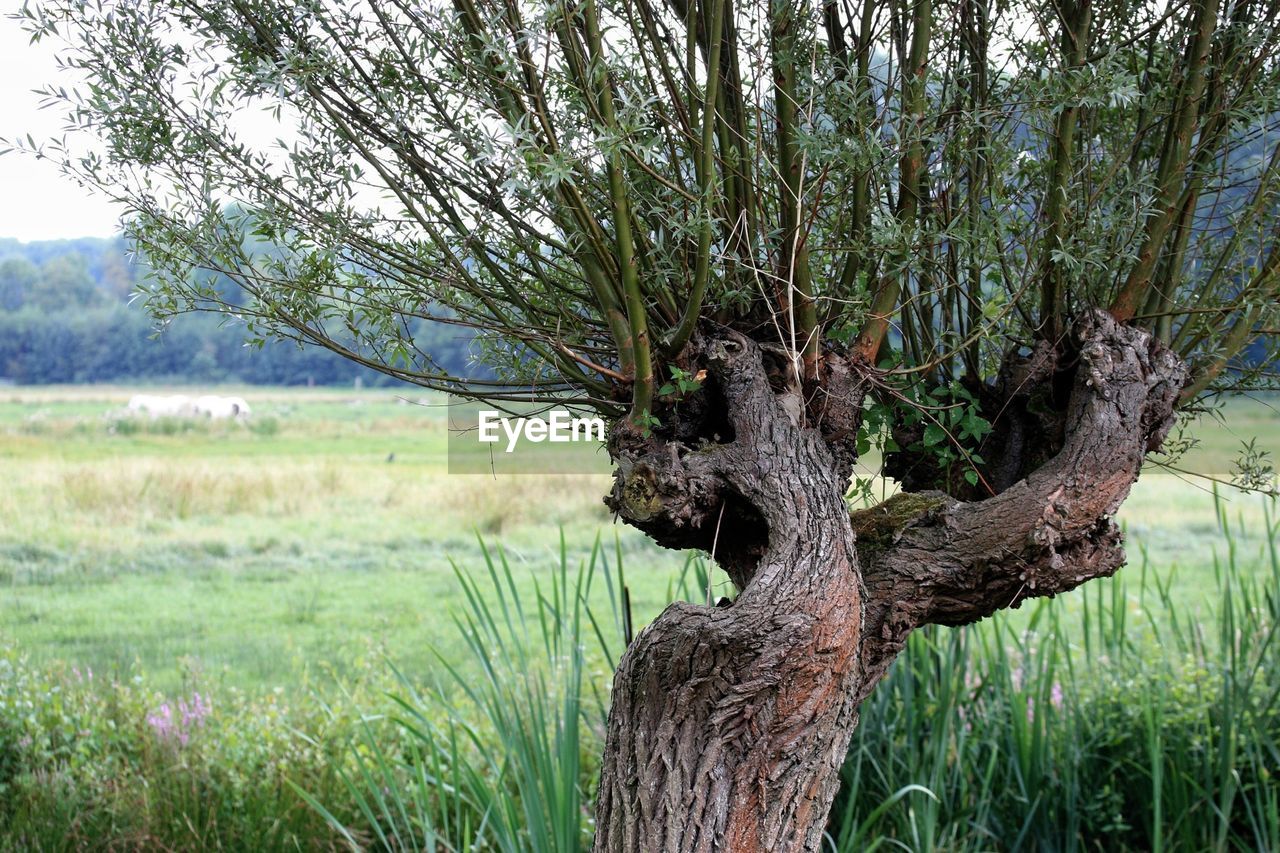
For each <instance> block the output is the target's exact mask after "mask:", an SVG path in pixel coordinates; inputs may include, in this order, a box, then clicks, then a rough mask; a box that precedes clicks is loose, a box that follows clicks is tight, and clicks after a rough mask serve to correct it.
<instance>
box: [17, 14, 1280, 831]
mask: <svg viewBox="0 0 1280 853" xmlns="http://www.w3.org/2000/svg"><path fill="white" fill-rule="evenodd" d="M24 14H25V15H26V16H27V18H28V19H29V25H30V26H31V28H32V29H33V31H34V32H35V33H37V34H38V35H39V36H40V37H55V36H56V37H59V38H61V39H63V40H65V42H66V45H67V47H66V52H65V54H64V55H65V57H66V60H65V61H66V64H67V65H68V66H70V67H71V68H72V69H74V70H75V72H76V73H77V74H78V78H77V79H78V80H79V81H80V82H79V83H76V84H68V87H67V88H63V87H62V86H55V87H52V88H50V89H49V90H48V94H49V97H50V99H51V100H52V101H54V102H57V103H60V104H62V105H64V107H65V110H66V114H67V119H68V125H69V132H70V134H71V135H70V136H69V137H68V139H67V140H66V141H59V142H54V143H50V144H48V145H46V146H44V147H43V149H42V152H43V153H44V154H45V155H46V156H52V157H56V158H58V159H60V160H61V161H62V162H63V164H64V166H65V167H66V168H67V169H68V170H69V171H71V172H73V173H75V174H77V175H79V176H80V177H81V178H82V179H83V180H85V181H86V182H88V183H90V184H93V185H96V186H98V187H101V188H103V189H104V190H105V191H106V192H108V193H110V194H111V195H112V196H113V197H115V198H117V199H119V200H121V201H122V202H123V203H124V204H125V205H126V206H127V209H128V211H129V213H130V215H131V232H132V236H133V238H134V239H135V240H136V241H137V243H138V245H139V246H140V247H141V248H142V249H143V250H144V252H145V254H146V257H147V258H148V259H149V261H150V263H151V264H152V265H153V267H154V269H155V271H156V275H157V280H158V282H159V283H158V284H156V285H155V287H154V289H153V291H152V292H151V294H150V298H151V302H152V305H153V307H154V308H155V309H156V310H157V311H158V312H160V313H161V314H168V313H172V312H175V311H181V310H189V309H213V310H218V311H222V312H226V313H228V314H229V315H231V316H233V317H235V318H238V320H239V321H243V323H244V324H245V325H246V328H247V331H248V334H249V335H250V336H251V338H265V337H269V336H281V337H286V338H292V339H295V340H297V341H300V342H303V343H308V344H315V345H319V346H323V347H328V348H330V349H333V350H335V351H337V352H339V353H341V354H342V355H344V356H346V357H348V358H351V359H354V360H356V361H359V362H361V363H363V364H366V365H370V366H372V367H375V368H377V369H379V370H382V371H385V372H387V373H389V374H391V375H393V376H397V377H400V378H402V379H406V380H408V381H410V382H416V383H419V384H421V385H424V386H427V387H430V388H437V389H443V390H447V391H451V392H454V393H457V394H462V395H466V396H469V397H472V398H476V399H488V400H497V401H502V400H511V399H525V400H528V399H532V400H538V401H553V400H554V401H568V402H570V403H571V404H573V405H577V406H580V407H585V408H590V409H594V410H597V411H598V412H600V413H603V414H604V415H606V416H608V417H609V418H610V419H611V422H612V425H613V426H612V430H611V435H610V439H609V452H610V454H611V456H612V459H613V461H614V463H615V475H614V484H613V488H612V491H611V493H610V494H609V495H608V497H607V498H606V501H607V503H608V504H609V506H610V507H611V508H612V509H613V510H614V511H615V512H616V514H617V516H618V517H619V518H621V519H622V520H624V521H625V522H627V523H629V524H632V525H634V526H636V527H638V528H639V529H640V530H642V531H644V532H645V533H646V534H648V535H649V536H650V537H652V538H653V539H654V540H655V541H656V542H658V543H660V544H662V545H665V546H668V547H672V548H698V549H703V550H705V551H709V552H713V556H714V558H715V560H716V561H717V562H718V563H719V565H720V566H721V567H723V568H724V570H725V571H726V572H727V573H728V575H729V577H730V578H731V579H732V581H733V583H734V584H735V585H736V587H737V589H738V590H739V593H738V595H737V597H736V598H735V599H734V600H733V601H732V603H731V604H730V605H728V606H720V607H701V606H695V605H691V604H676V605H672V606H671V607H669V608H668V609H667V610H666V611H665V612H664V613H663V614H662V615H661V616H659V617H658V618H657V619H656V620H655V621H654V622H653V623H652V624H650V625H649V626H648V627H647V628H646V629H645V630H643V631H642V632H641V633H640V634H639V635H638V636H637V637H636V638H635V640H634V642H633V643H632V645H631V647H630V649H629V650H628V651H627V653H626V655H625V656H624V658H623V660H622V662H621V665H620V666H619V669H618V671H617V673H616V676H615V680H614V687H613V692H612V705H611V710H610V716H609V726H608V734H607V745H606V752H605V756H604V759H603V769H602V775H601V780H600V787H599V794H598V805H597V817H598V826H597V832H596V837H595V844H596V848H597V849H598V850H608V851H614V850H637V851H649V850H656V849H663V850H815V849H817V848H818V846H819V842H820V838H821V835H822V830H823V825H824V819H825V817H826V814H827V811H828V808H829V806H830V804H831V801H832V797H833V796H834V794H835V790H836V784H837V781H836V780H837V776H836V771H837V769H838V768H839V766H840V764H841V762H842V760H843V758H844V755H845V750H846V748H847V745H848V742H849V739H850V734H851V731H852V729H853V727H854V725H855V724H856V720H857V711H858V705H859V702H860V701H861V700H862V699H863V698H864V697H865V696H866V695H867V694H868V692H869V691H871V690H872V689H873V688H874V686H875V684H876V682H877V680H878V679H879V678H880V677H881V676H882V675H883V673H884V672H885V670H886V668H887V667H888V666H889V664H890V663H891V662H892V660H893V659H894V657H895V655H897V654H898V653H899V651H900V650H901V649H902V647H903V643H904V640H905V638H906V637H907V635H908V634H909V633H910V632H911V631H912V630H914V629H916V628H918V627H921V626H924V625H929V624H942V625H961V624H965V623H969V622H973V621H975V620H978V619H981V618H983V617H984V616H987V615H988V614H991V613H992V612H994V611H996V610H998V609H1001V608H1005V607H1012V606H1016V605H1018V604H1019V603H1020V602H1021V601H1023V600H1025V599H1026V598H1028V597H1032V596H1044V595H1053V594H1055V593H1059V592H1062V591H1065V590H1068V589H1071V588H1073V587H1075V586H1077V585H1078V584H1081V583H1083V582H1085V581H1087V580H1089V579H1091V578H1095V577H1099V576H1103V575H1109V574H1111V573H1112V572H1114V571H1115V570H1116V569H1117V568H1118V567H1119V566H1120V564H1121V563H1122V562H1123V560H1124V552H1123V550H1122V547H1121V536H1120V533H1119V531H1118V529H1117V527H1116V526H1115V524H1114V523H1113V522H1112V517H1113V515H1114V514H1115V512H1116V510H1117V508H1118V507H1119V506H1120V504H1121V502H1122V501H1123V500H1124V499H1125V497H1126V495H1127V493H1128V491H1129V489H1130V486H1131V485H1132V484H1133V482H1134V480H1135V479H1136V478H1137V476H1138V473H1139V469H1140V468H1141V467H1142V465H1143V463H1144V459H1145V458H1146V457H1147V456H1148V454H1151V453H1153V452H1155V451H1157V450H1158V449H1159V448H1160V447H1161V443H1162V442H1163V441H1164V439H1165V437H1166V434H1167V433H1168V432H1169V430H1170V428H1171V426H1172V425H1173V424H1174V423H1175V420H1176V419H1177V417H1178V412H1179V410H1180V409H1182V410H1185V409H1186V408H1187V407H1188V404H1198V401H1201V400H1203V399H1204V398H1205V397H1206V395H1211V394H1212V393H1214V392H1215V391H1219V390H1222V389H1225V388H1237V389H1238V388H1246V387H1256V386H1257V385H1259V384H1266V383H1267V382H1268V381H1269V378H1270V375H1269V374H1268V373H1267V367H1266V365H1267V364H1269V363H1270V362H1271V361H1272V360H1273V359H1274V358H1275V356H1276V346H1275V342H1276V337H1275V336H1274V333H1275V332H1276V327H1277V325H1280V311H1278V310H1277V299H1278V297H1280V249H1278V248H1277V240H1276V228H1277V223H1278V222H1280V193H1278V192H1277V178H1280V175H1278V172H1280V128H1278V126H1277V125H1278V124H1280V103H1278V101H1280V66H1278V64H1277V59H1276V57H1277V55H1278V51H1277V49H1278V48H1280V0H1175V2H1155V0H1131V1H1129V2H1126V0H1096V2H1095V0H1060V2H1044V1H1043V0H1011V2H1007V3H999V4H995V3H990V2H988V1H987V0H839V2H837V0H823V2H805V0H755V2H750V3H743V2H735V0H428V2H422V1H421V0H380V2H370V3H367V4H365V3H358V2H340V3H339V2H328V0H299V1H298V2H292V3H290V2H282V0H96V2H90V3H84V2H81V0H42V2H39V3H38V4H37V5H33V6H30V7H29V8H27V9H26V10H24ZM86 132H87V133H88V134H89V135H90V136H91V137H94V138H96V139H97V140H98V141H97V142H94V143H92V144H86V143H83V142H80V143H77V142H76V141H75V140H77V139H83V134H84V133H86ZM263 243H267V244H271V245H273V246H275V247H276V249H275V250H274V251H272V252H262V251H258V250H255V249H254V248H253V246H260V245H261V244H263ZM200 271H208V272H213V273H217V274H219V275H224V276H229V277H231V278H232V279H233V280H235V281H236V282H237V283H238V284H239V285H240V290H239V291H238V292H237V293H236V294H235V298H234V299H233V298H231V297H230V296H229V295H228V294H227V293H226V291H225V289H218V288H214V287H212V286H210V285H208V284H207V283H205V282H206V281H207V279H206V278H205V277H203V276H201V275H200V274H199V272H200ZM424 319H434V320H438V321H440V322H444V323H449V324H455V325H457V326H462V327H467V328H469V329H471V330H474V333H475V334H476V335H477V340H478V341H479V344H478V346H479V347H480V348H481V349H482V354H481V356H480V357H481V358H482V359H483V360H484V361H485V362H486V363H487V364H489V365H491V366H494V367H496V368H497V371H498V378H497V379H493V378H488V379H485V380H474V379H470V380H469V379H468V378H467V377H464V376H456V375H450V374H448V373H447V372H445V371H442V370H441V369H439V368H438V367H437V366H436V365H435V364H434V363H433V361H432V359H431V356H430V353H429V352H422V351H420V350H419V349H418V348H417V347H415V341H414V339H413V334H412V329H413V328H415V324H416V323H418V322H420V321H422V320H424ZM872 447H879V449H880V450H881V451H882V454H883V470H884V472H885V473H886V474H887V475H889V476H890V477H891V478H893V480H894V481H895V482H896V483H897V484H898V485H899V486H900V491H899V493H898V494H897V495H896V496H894V497H892V498H890V499H888V500H886V501H884V502H882V503H880V504H878V505H875V506H872V507H871V508H869V509H861V510H858V511H854V512H852V513H851V512H850V509H849V503H848V502H847V498H848V495H849V493H850V491H851V480H852V472H853V470H854V462H855V460H856V459H857V457H858V456H859V454H860V453H866V452H867V451H868V450H869V449H871V448H872Z"/></svg>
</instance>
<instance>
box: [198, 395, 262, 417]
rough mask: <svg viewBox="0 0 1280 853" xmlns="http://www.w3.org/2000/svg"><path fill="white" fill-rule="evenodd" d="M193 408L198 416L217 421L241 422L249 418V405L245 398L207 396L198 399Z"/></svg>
mask: <svg viewBox="0 0 1280 853" xmlns="http://www.w3.org/2000/svg"><path fill="white" fill-rule="evenodd" d="M192 406H193V408H194V409H195V413H196V414H197V415H203V416H204V417H206V418H210V419H212V420H215V421H218V420H226V419H227V418H236V419H237V420H240V419H244V418H247V417H248V416H249V404H248V403H246V402H245V401H244V398H243V397H219V396H216V395H214V394H205V395H204V396H201V397H196V399H195V402H194V403H193V404H192Z"/></svg>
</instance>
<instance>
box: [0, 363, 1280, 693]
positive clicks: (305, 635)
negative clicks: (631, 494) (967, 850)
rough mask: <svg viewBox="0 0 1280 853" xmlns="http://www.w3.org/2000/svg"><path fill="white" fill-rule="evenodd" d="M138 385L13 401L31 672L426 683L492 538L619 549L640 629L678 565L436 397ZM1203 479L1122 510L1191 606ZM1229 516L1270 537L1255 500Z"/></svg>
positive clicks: (1163, 475)
mask: <svg viewBox="0 0 1280 853" xmlns="http://www.w3.org/2000/svg"><path fill="white" fill-rule="evenodd" d="M134 390H135V389H129V388H116V387H79V388H7V389H0V590H3V594H2V600H0V644H3V643H7V644H11V645H16V646H17V647H18V648H19V649H21V650H22V651H23V652H24V653H25V654H27V655H28V656H30V657H31V658H32V659H33V660H35V661H37V662H51V661H64V662H66V663H68V664H70V665H75V666H78V667H92V668H93V669H95V670H97V671H100V672H111V673H117V674H120V675H125V674H130V673H145V674H146V676H147V678H148V680H149V682H150V683H153V684H155V685H157V686H158V687H160V688H162V689H167V688H175V687H177V686H178V685H180V684H181V683H183V682H184V681H185V680H189V679H191V678H192V677H195V678H196V679H197V680H198V681H199V682H201V683H206V684H210V683H211V684H215V685H227V686H234V687H238V688H242V689H245V690H249V691H263V692H265V691H269V690H272V689H275V688H282V689H284V690H286V691H293V690H295V689H298V688H299V687H300V686H304V685H305V686H311V685H314V684H315V683H316V681H317V679H318V678H323V677H324V676H325V674H326V673H328V672H329V671H330V670H334V671H337V672H338V673H339V674H341V673H342V672H344V671H345V670H346V669H347V668H348V667H350V666H352V665H353V662H354V661H358V660H363V659H367V658H368V657H369V656H370V655H371V654H373V655H376V654H381V653H385V654H386V655H387V656H388V657H389V658H391V659H392V660H394V661H396V662H397V663H398V664H399V665H401V666H402V667H403V668H404V669H405V670H406V671H408V672H411V673H421V672H425V671H426V670H427V669H429V668H430V667H432V666H433V660H434V658H433V654H432V652H431V651H430V649H431V648H432V647H441V648H442V649H443V651H444V653H445V655H446V656H448V655H449V654H450V644H451V643H457V642H458V640H457V639H456V637H457V634H456V631H454V630H453V629H452V625H451V622H450V620H451V614H452V613H453V612H454V611H455V610H456V609H457V607H458V606H459V604H460V603H461V595H462V593H461V590H460V588H459V585H458V583H457V581H456V578H455V577H454V575H453V572H452V569H451V562H452V563H456V564H458V565H459V566H461V567H462V568H463V569H474V568H475V567H476V566H478V565H480V559H481V551H480V548H479V546H478V544H477V536H483V537H485V538H486V540H487V541H488V542H489V543H490V544H491V545H497V544H498V543H501V547H502V548H503V549H504V550H505V551H506V552H507V554H508V556H509V557H510V559H511V560H512V562H513V564H514V565H515V568H516V571H515V576H516V577H517V578H518V579H520V581H521V582H522V583H526V584H529V591H531V590H532V583H533V582H534V580H535V579H536V578H537V576H538V573H539V572H546V571H547V570H548V567H551V566H554V565H555V562H556V559H557V557H556V555H557V554H558V553H559V547H560V537H561V535H562V534H563V537H564V542H565V543H566V546H567V548H568V550H569V552H570V556H571V558H572V559H580V558H582V557H584V556H585V555H586V554H588V553H589V551H590V549H591V548H592V546H593V544H594V543H595V542H596V541H597V539H601V540H602V541H603V543H604V544H605V546H606V548H607V550H609V551H612V550H613V549H615V548H617V549H621V550H622V551H623V552H624V553H625V554H626V563H627V571H628V575H627V582H628V584H629V585H630V587H631V589H632V593H633V599H634V606H635V610H636V614H637V618H638V620H639V621H643V620H644V619H647V618H649V617H651V616H652V615H653V614H654V613H655V612H656V611H657V609H658V608H659V607H660V605H661V604H662V603H663V602H665V601H666V600H667V598H668V595H669V589H670V586H671V584H672V582H673V579H674V578H675V577H676V575H677V574H678V573H679V571H680V569H681V567H682V565H683V563H684V558H683V557H682V556H681V555H677V554H674V553H671V552H666V551H662V550H660V549H657V548H655V547H654V546H652V545H650V544H648V543H647V542H646V541H645V540H644V539H643V538H642V537H641V536H639V535H638V534H636V533H635V532H634V531H631V530H629V529H627V528H624V527H622V526H617V525H614V524H613V523H612V520H611V519H610V517H609V515H608V513H607V510H606V509H605V507H604V506H603V504H602V503H601V500H600V498H601V495H602V494H603V493H604V491H605V490H606V488H607V480H606V479H604V478H602V477H596V476H588V475H574V476H569V475H566V476H558V477H537V476H516V477H504V478H502V479H500V480H494V479H492V478H490V477H486V476H481V475H471V476H458V475H453V476H450V475H448V474H447V473H446V460H445V439H446V428H445V408H444V406H443V405H442V402H443V401H442V400H441V399H439V398H435V397H430V396H427V397H422V396H419V395H412V396H410V397H406V396H405V394H404V392H394V391H385V390H364V391H354V390H344V389H305V390H303V389H299V390H277V389H261V388H235V389H225V390H226V391H227V392H228V393H237V394H240V395H242V396H244V397H246V398H247V399H248V400H249V401H250V403H251V404H252V406H253V411H254V414H253V417H252V419H251V421H250V422H249V423H248V424H237V423H216V424H210V423H204V422H192V421H164V420H161V421H157V422H144V421H137V420H131V419H128V418H126V417H124V416H123V415H122V413H121V410H122V408H123V405H124V403H125V402H126V401H127V400H128V398H129V396H130V395H131V393H133V391H134ZM172 390H174V391H183V390H188V391H189V390H191V389H172ZM1196 435H1197V437H1198V438H1199V440H1200V445H1199V446H1198V447H1197V448H1196V449H1195V450H1193V451H1192V452H1191V453H1190V454H1189V455H1188V456H1187V457H1186V458H1185V459H1183V460H1181V461H1180V462H1179V463H1178V466H1179V467H1180V468H1186V469H1189V470H1196V471H1201V472H1206V473H1211V474H1213V475H1216V476H1225V475H1227V474H1228V472H1229V470H1230V464H1231V460H1232V459H1233V458H1234V455H1235V453H1236V452H1237V451H1238V449H1239V446H1240V442H1241V441H1242V440H1246V439H1248V438H1251V437H1257V439H1258V441H1257V446H1259V447H1261V448H1264V449H1273V450H1274V449H1276V448H1277V447H1278V446H1280V409H1277V407H1276V406H1275V405H1273V404H1272V403H1270V402H1268V401H1236V402H1233V403H1231V404H1230V405H1229V406H1228V411H1227V421H1226V425H1223V424H1220V423H1217V422H1213V421H1209V422H1206V423H1205V424H1203V425H1202V428H1201V429H1200V430H1199V431H1198V432H1197V433H1196ZM1211 485H1212V484H1211V483H1209V482H1207V481H1203V480H1197V479H1194V478H1190V477H1185V476H1183V475H1180V474H1177V473H1174V472H1169V471H1166V470H1163V469H1159V468H1152V469H1151V470H1150V471H1148V472H1147V473H1146V474H1145V475H1144V476H1143V478H1142V480H1141V481H1140V482H1139V484H1138V486H1137V488H1136V490H1135V492H1134V494H1133V496H1132V497H1131V499H1130V500H1129V502H1128V503H1127V504H1126V505H1125V508H1124V511H1123V515H1122V518H1123V521H1124V523H1125V524H1126V525H1127V528H1128V529H1129V531H1130V533H1131V541H1132V543H1133V548H1136V549H1141V550H1145V551H1146V552H1147V562H1148V564H1149V565H1152V566H1159V567H1162V568H1165V567H1175V566H1176V573H1177V578H1176V580H1177V583H1176V584H1175V587H1174V589H1175V595H1178V596H1184V597H1185V601H1186V602H1187V604H1188V606H1194V604H1195V602H1196V600H1197V598H1198V595H1199V591H1200V590H1201V589H1202V588H1203V581H1204V579H1205V578H1206V577H1207V575H1206V573H1207V572H1208V571H1209V569H1208V566H1209V565H1210V559H1211V548H1212V545H1213V543H1214V541H1215V532H1216V529H1217V526H1216V522H1215V519H1214V515H1213V507H1214V499H1213V495H1212V494H1211V492H1210V491H1209V487H1210V486H1211ZM1225 497H1228V496H1227V495H1226V494H1225V493H1224V498H1225ZM1223 506H1225V507H1226V511H1227V512H1228V513H1230V514H1231V515H1232V516H1233V517H1236V518H1237V520H1238V521H1240V522H1241V523H1242V524H1241V527H1242V529H1243V530H1245V531H1248V530H1250V529H1254V528H1255V527H1256V526H1259V525H1256V524H1255V522H1260V520H1261V504H1260V502H1259V501H1258V500H1257V499H1255V498H1252V497H1249V496H1240V495H1234V496H1230V497H1229V499H1227V500H1225V501H1224V503H1223ZM1241 546H1242V547H1245V548H1257V547H1260V546H1261V542H1260V541H1250V539H1249V537H1248V536H1247V535H1246V536H1245V537H1244V538H1243V539H1242V540H1241ZM720 580H721V582H723V578H721V579H720ZM1078 604H1079V600H1078V596H1076V597H1072V596H1067V597H1066V598H1065V601H1064V602H1063V603H1062V604H1061V605H1060V606H1062V607H1065V608H1067V609H1068V610H1069V609H1070V608H1072V607H1077V606H1078Z"/></svg>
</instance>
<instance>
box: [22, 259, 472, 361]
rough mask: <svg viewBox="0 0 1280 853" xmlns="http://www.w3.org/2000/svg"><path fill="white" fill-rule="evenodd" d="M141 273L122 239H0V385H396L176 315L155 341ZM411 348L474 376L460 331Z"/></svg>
mask: <svg viewBox="0 0 1280 853" xmlns="http://www.w3.org/2000/svg"><path fill="white" fill-rule="evenodd" d="M143 275H145V268H144V267H142V266H141V265H139V264H135V263H132V262H131V259H130V256H129V253H128V249H127V246H126V244H125V242H124V240H123V239H107V240H101V239H90V238H85V239H78V240H57V241H48V242H37V243H19V242H17V241H14V240H0V381H9V382H17V383H21V384H33V385H39V384H51V383H79V382H124V381H157V382H160V381H164V382H193V383H213V382H246V383H251V384H270V385H305V384H316V385H338V384H352V383H353V382H355V381H356V380H357V379H359V380H361V381H362V382H363V383H364V384H366V385H386V384H395V383H396V380H393V379H391V378H389V377H387V376H386V375H384V374H381V373H378V372H376V371H374V370H370V369H368V368H364V367H360V366H359V365H356V364H353V363H352V362H350V361H347V360H346V359H343V358H341V357H340V356H337V355H335V354H333V353H330V352H327V351H325V350H321V349H317V348H315V347H305V348H300V347H298V346H296V345H295V344H292V343H289V342H275V343H268V344H266V345H265V346H263V347H261V348H251V347H247V346H245V339H244V330H243V328H237V327H235V326H234V325H227V324H225V323H223V322H222V321H221V319H220V318H219V317H216V316H213V315H208V314H195V315H184V316H180V317H177V318H175V319H174V320H173V321H172V322H171V323H170V324H169V326H168V327H167V328H166V329H165V330H164V332H163V333H162V334H160V335H156V331H155V324H154V322H153V320H152V319H151V317H150V316H149V315H148V314H147V313H146V311H145V310H143V308H142V307H141V305H139V304H136V303H135V304H130V303H129V297H130V295H131V294H132V293H133V292H134V290H135V288H136V286H137V285H138V283H139V280H140V277H141V276H143ZM415 340H416V342H417V344H418V346H419V347H420V348H421V349H422V350H424V351H425V352H429V353H431V355H432V357H433V358H434V359H435V360H436V362H437V363H439V364H440V365H441V366H442V367H445V368H448V369H449V370H451V371H454V372H458V373H465V372H468V371H470V372H472V373H474V372H475V370H476V368H475V366H474V365H471V366H470V367H468V356H469V352H470V345H471V340H470V337H469V335H468V334H467V332H466V331H465V330H463V329H459V328H456V327H451V326H444V325H441V324H424V325H423V326H422V328H420V329H419V330H418V333H417V334H416V335H415Z"/></svg>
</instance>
